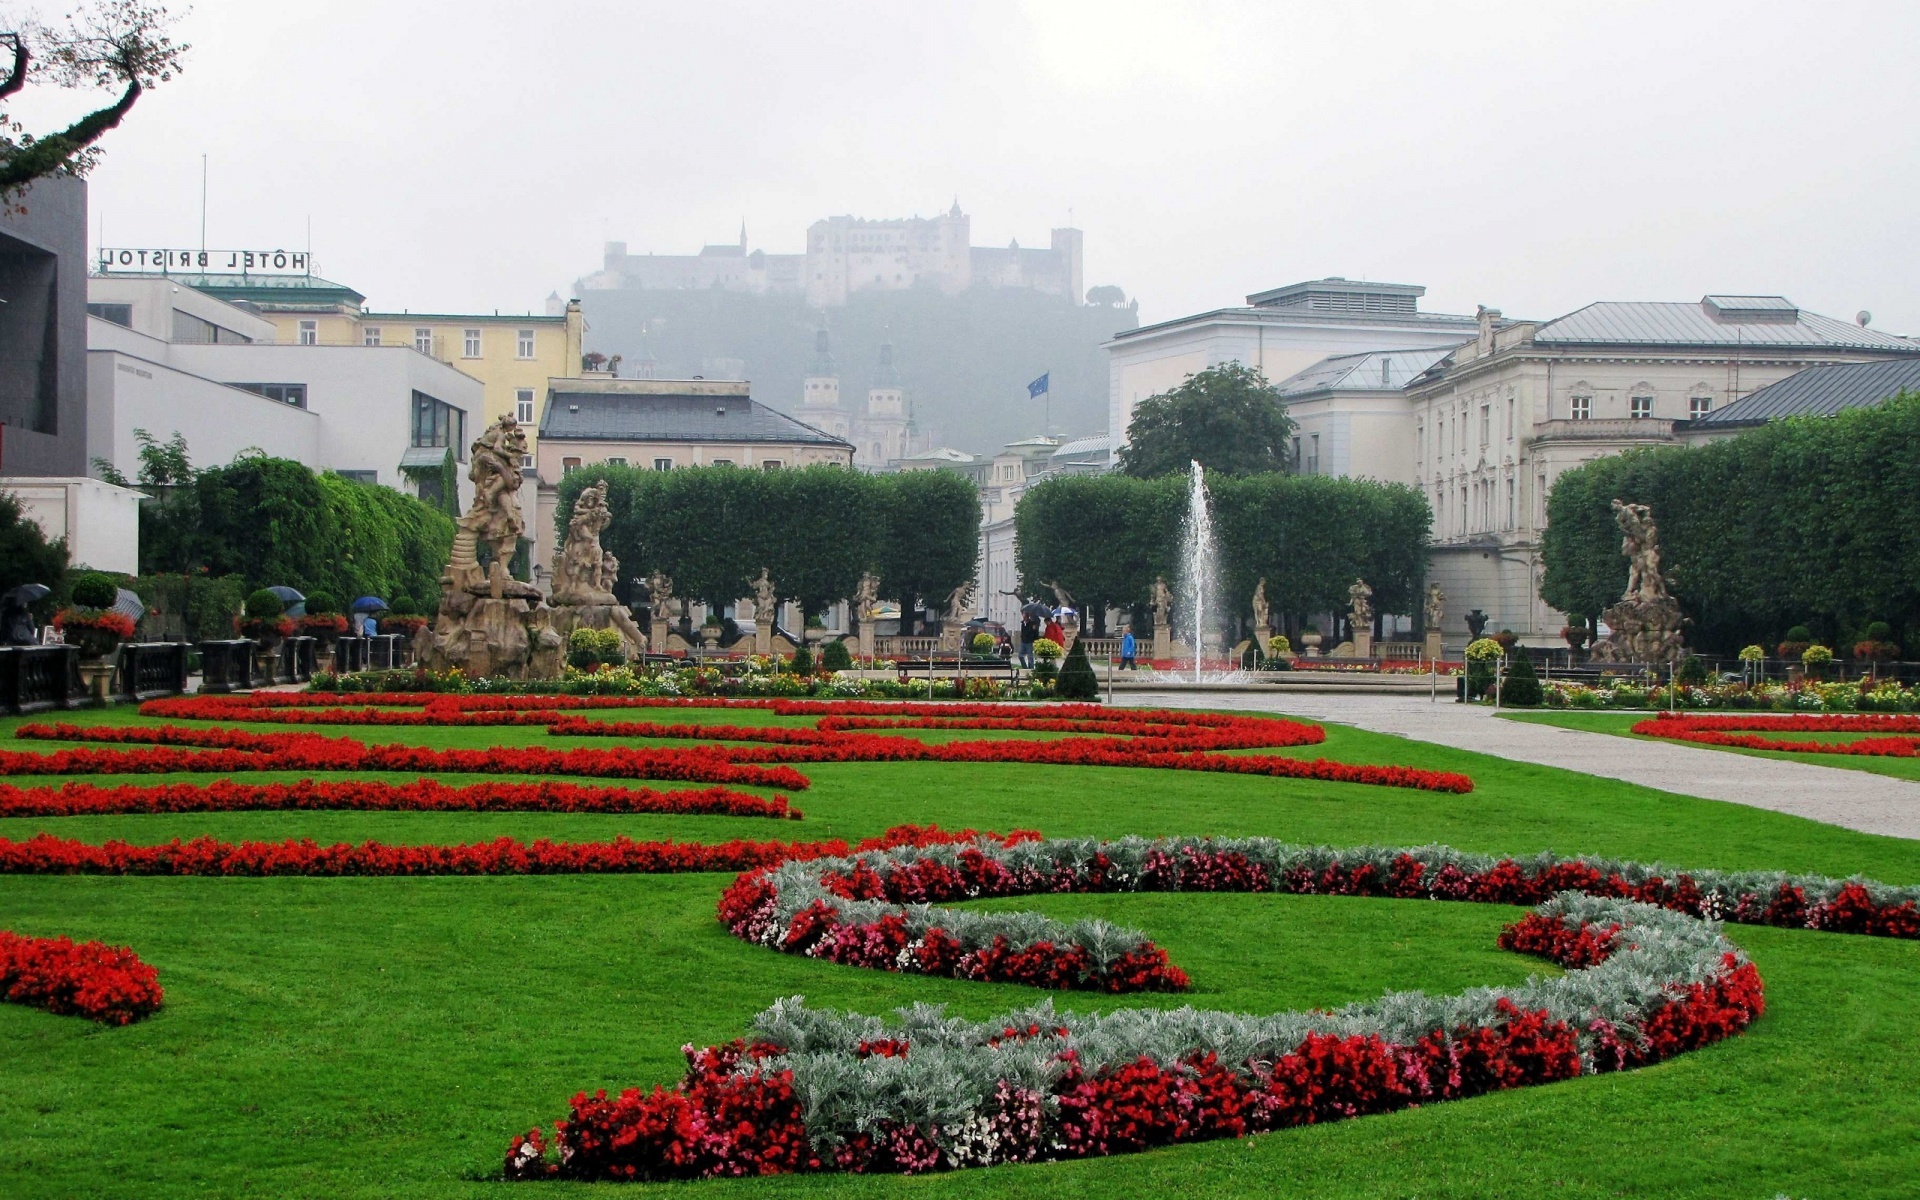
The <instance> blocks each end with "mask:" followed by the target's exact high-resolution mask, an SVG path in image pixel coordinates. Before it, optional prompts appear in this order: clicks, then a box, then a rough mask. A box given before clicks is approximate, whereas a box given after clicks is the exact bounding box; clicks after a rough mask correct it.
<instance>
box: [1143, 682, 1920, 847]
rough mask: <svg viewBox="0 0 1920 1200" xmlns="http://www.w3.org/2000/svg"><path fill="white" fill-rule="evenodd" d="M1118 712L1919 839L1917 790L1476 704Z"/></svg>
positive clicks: (1168, 696)
mask: <svg viewBox="0 0 1920 1200" xmlns="http://www.w3.org/2000/svg"><path fill="white" fill-rule="evenodd" d="M1116 703H1118V704H1126V705H1139V706H1145V707H1153V708H1213V709H1248V710H1254V711H1259V712H1277V713H1285V714H1287V715H1289V716H1298V717H1306V718H1309V719H1311V720H1316V721H1331V722H1334V723H1336V724H1341V725H1353V726H1356V727H1358V728H1360V729H1366V730H1371V731H1373V732H1375V733H1391V734H1395V735H1397V736H1399V737H1405V738H1413V739H1414V740H1416V741H1422V742H1437V743H1439V744H1440V745H1443V746H1452V747H1454V748H1456V749H1461V750H1473V751H1477V752H1479V753H1482V754H1492V755H1496V756H1498V757H1500V758H1506V759H1512V760H1513V761H1515V762H1528V763H1538V764H1540V765H1542V766H1548V767H1564V768H1565V769H1567V770H1569V771H1579V772H1582V773H1583V774H1587V775H1598V776H1601V777H1603V778H1607V779H1619V780H1624V781H1625V782H1628V783H1637V784H1640V785H1642V786H1644V787H1650V788H1655V789H1658V790H1660V791H1663V792H1678V793H1680V794H1681V795H1685V796H1698V797H1701V798H1702V799H1706V800H1725V801H1727V802H1729V803H1732V804H1746V805H1750V806H1752V807H1754V808H1766V809H1772V810H1773V811H1775V812H1783V813H1791V814H1793V815H1794V816H1799V817H1806V818H1808V819H1810V820H1814V821H1824V822H1826V823H1827V824H1829V825H1838V826H1841V827H1842V828H1846V829H1857V830H1860V831H1861V832H1863V833H1879V834H1885V835H1887V836H1889V837H1902V838H1920V783H1914V782H1912V781H1910V780H1905V779H1894V778H1891V777H1889V776H1885V775H1876V774H1873V773H1871V772H1868V771H1851V770H1847V769H1845V768H1843V767H1823V766H1818V765H1816V764H1814V763H1801V762H1788V761H1784V760H1781V759H1774V758H1762V757H1759V756H1757V755H1748V754H1736V753H1733V752H1731V751H1727V750H1709V749H1706V748H1704V747H1694V746H1680V745H1675V744H1673V743H1671V742H1658V741H1650V740H1634V741H1629V740H1628V739H1625V738H1621V737H1617V736H1615V735H1613V734H1607V733H1590V732H1587V731H1585V730H1579V729H1565V728H1562V727H1560V726H1557V725H1541V724H1536V723H1534V722H1531V721H1507V720H1501V719H1499V718H1497V717H1495V716H1494V715H1493V710H1492V709H1489V708H1482V707H1480V706H1479V705H1465V704H1454V703H1449V702H1445V701H1442V702H1440V703H1437V704H1436V703H1432V702H1430V701H1429V700H1427V699H1426V698H1425V697H1413V696H1391V695H1385V696H1383V695H1338V694H1334V695H1329V694H1324V693H1290V694H1253V693H1232V692H1216V693H1207V694H1204V695H1196V694H1194V693H1191V692H1189V693H1184V694H1183V693H1180V692H1173V691H1169V692H1133V693H1123V694H1122V695H1121V696H1119V697H1118V698H1117V699H1116Z"/></svg>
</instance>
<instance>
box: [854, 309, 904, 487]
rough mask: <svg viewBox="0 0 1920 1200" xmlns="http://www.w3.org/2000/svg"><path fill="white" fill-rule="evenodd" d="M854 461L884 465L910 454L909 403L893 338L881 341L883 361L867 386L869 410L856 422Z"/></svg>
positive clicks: (875, 369) (865, 464) (857, 463)
mask: <svg viewBox="0 0 1920 1200" xmlns="http://www.w3.org/2000/svg"><path fill="white" fill-rule="evenodd" d="M856 424H857V426H858V428H857V430H856V436H855V437H854V439H853V446H854V450H853V462H854V465H855V466H860V467H881V466H885V465H886V464H887V463H890V462H897V461H899V460H900V459H902V458H905V457H906V455H907V404H906V396H905V394H904V393H902V392H901V390H900V373H899V372H898V371H896V370H894V366H893V342H892V340H891V339H889V340H887V341H884V342H882V343H880V362H879V365H877V366H876V367H875V368H874V371H873V386H871V387H869V388H868V389H867V411H866V412H865V413H863V414H862V415H861V417H860V420H859V421H858V422H856Z"/></svg>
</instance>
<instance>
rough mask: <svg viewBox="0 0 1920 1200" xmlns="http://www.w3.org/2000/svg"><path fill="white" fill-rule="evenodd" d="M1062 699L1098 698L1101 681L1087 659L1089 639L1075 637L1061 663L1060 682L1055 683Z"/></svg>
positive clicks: (1056, 690) (1055, 687)
mask: <svg viewBox="0 0 1920 1200" xmlns="http://www.w3.org/2000/svg"><path fill="white" fill-rule="evenodd" d="M1054 691H1055V692H1057V693H1058V694H1059V696H1060V698H1061V699H1062V700H1097V699H1099V698H1100V682H1099V680H1097V679H1095V678H1094V675H1093V664H1092V663H1091V662H1089V661H1087V639H1085V638H1075V639H1073V647H1072V648H1071V649H1069V650H1068V651H1067V657H1066V660H1065V661H1064V662H1062V663H1061V664H1060V682H1059V683H1057V684H1055V685H1054Z"/></svg>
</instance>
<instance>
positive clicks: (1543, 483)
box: [1533, 472, 1547, 529]
mask: <svg viewBox="0 0 1920 1200" xmlns="http://www.w3.org/2000/svg"><path fill="white" fill-rule="evenodd" d="M1533 523H1534V526H1535V527H1536V528H1540V529H1544V528H1546V524H1547V477H1546V474H1545V473H1544V472H1543V473H1542V474H1541V476H1540V478H1539V479H1538V480H1537V481H1535V487H1534V492H1533Z"/></svg>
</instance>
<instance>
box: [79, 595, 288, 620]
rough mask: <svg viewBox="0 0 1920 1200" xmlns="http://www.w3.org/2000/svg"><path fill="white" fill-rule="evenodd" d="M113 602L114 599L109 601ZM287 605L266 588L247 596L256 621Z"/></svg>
mask: <svg viewBox="0 0 1920 1200" xmlns="http://www.w3.org/2000/svg"><path fill="white" fill-rule="evenodd" d="M108 603H112V601H108ZM286 611H287V606H286V605H284V604H282V603H280V597H278V596H276V595H274V594H273V593H272V592H270V591H268V590H267V589H265V588H261V589H260V590H259V591H257V592H253V593H252V594H250V595H249V596H248V597H247V616H248V618H249V619H251V620H255V621H271V620H273V619H274V618H275V617H278V616H281V615H283V614H284V613H285V612H286Z"/></svg>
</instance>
